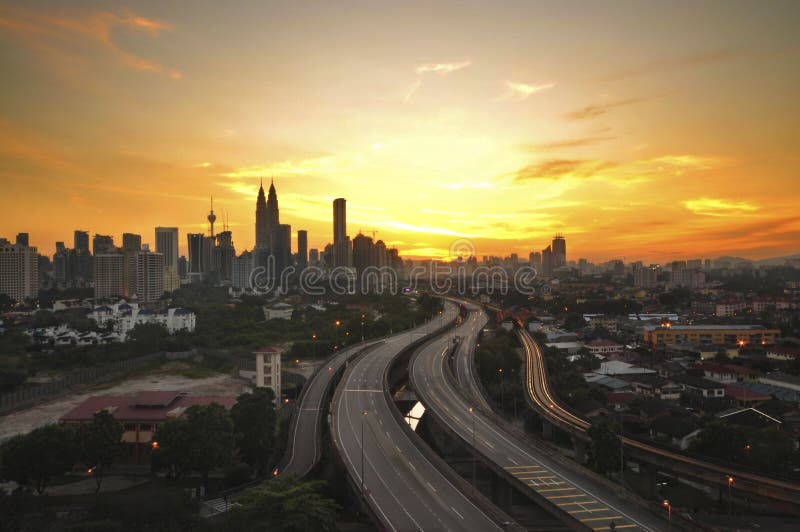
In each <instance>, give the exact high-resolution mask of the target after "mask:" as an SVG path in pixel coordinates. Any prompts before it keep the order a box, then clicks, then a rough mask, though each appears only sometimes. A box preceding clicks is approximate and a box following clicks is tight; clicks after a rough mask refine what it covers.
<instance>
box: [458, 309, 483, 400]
mask: <svg viewBox="0 0 800 532" xmlns="http://www.w3.org/2000/svg"><path fill="white" fill-rule="evenodd" d="M455 301H458V302H459V303H460V304H462V305H464V306H465V307H466V308H467V311H468V314H467V317H466V319H465V322H464V324H463V325H462V326H461V327H459V328H458V330H459V331H461V330H469V337H462V338H461V339H460V340H459V343H458V347H457V349H456V353H455V360H454V367H455V376H456V380H458V386H459V387H460V388H461V390H462V392H463V393H464V394H466V396H467V398H468V399H469V400H470V402H472V404H474V405H476V406H478V407H479V408H483V409H485V410H486V411H487V412H490V411H491V410H492V407H491V406H490V405H489V402H488V401H487V400H486V397H485V396H484V395H483V390H481V388H480V386H479V385H478V376H477V375H475V357H474V352H475V345H476V342H477V341H478V336H479V335H480V332H481V329H483V327H484V326H485V325H486V323H487V322H488V321H489V317H488V316H487V315H486V312H484V311H483V309H482V308H481V307H480V306H478V305H475V304H474V303H469V302H467V301H460V300H455ZM456 334H460V333H456Z"/></svg>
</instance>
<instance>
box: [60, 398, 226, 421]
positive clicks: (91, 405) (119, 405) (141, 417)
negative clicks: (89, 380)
mask: <svg viewBox="0 0 800 532" xmlns="http://www.w3.org/2000/svg"><path fill="white" fill-rule="evenodd" d="M211 403H218V404H221V405H222V406H224V407H225V408H228V409H230V408H231V407H232V406H233V405H234V404H235V403H236V397H232V396H200V395H196V396H193V395H186V394H185V393H182V392H179V391H159V392H139V393H137V394H135V395H95V396H92V397H89V398H88V399H86V400H85V401H84V402H82V403H81V404H79V405H78V406H76V407H75V408H73V409H72V410H70V411H69V412H67V413H66V414H64V415H63V416H62V417H61V421H64V422H83V421H91V420H92V419H93V418H94V415H95V414H96V413H98V412H100V411H101V410H107V411H108V412H110V413H111V415H113V416H114V419H116V420H117V421H120V422H127V421H151V422H158V421H166V420H168V419H174V418H177V417H180V416H181V415H182V414H183V413H184V412H185V411H186V409H188V408H189V407H192V406H194V405H208V404H211Z"/></svg>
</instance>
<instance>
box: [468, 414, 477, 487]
mask: <svg viewBox="0 0 800 532" xmlns="http://www.w3.org/2000/svg"><path fill="white" fill-rule="evenodd" d="M469 413H470V414H472V490H473V491H477V487H476V482H475V452H476V450H475V409H474V408H473V407H469Z"/></svg>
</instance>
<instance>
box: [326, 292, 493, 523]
mask: <svg viewBox="0 0 800 532" xmlns="http://www.w3.org/2000/svg"><path fill="white" fill-rule="evenodd" d="M456 314H457V313H456V309H455V307H454V306H453V305H452V304H447V306H446V310H445V312H444V314H443V318H442V320H443V321H444V322H445V323H447V322H451V321H452V320H453V319H455V317H456ZM440 323H441V322H440V320H439V319H434V320H433V321H432V322H429V323H427V324H426V325H424V326H423V327H420V328H417V329H416V330H415V331H413V332H407V333H401V334H399V335H396V336H393V337H391V338H389V339H387V340H386V341H385V342H384V343H383V344H381V345H380V346H378V347H377V348H375V349H374V350H372V351H370V352H369V353H367V354H366V355H364V356H362V357H360V358H359V359H357V360H356V361H355V362H354V363H352V364H350V368H349V369H348V371H347V372H346V373H345V375H344V378H343V379H342V382H341V383H340V384H339V386H338V387H337V389H336V394H335V396H334V400H333V405H332V408H331V411H332V414H333V417H332V420H331V434H332V436H333V441H334V444H335V446H336V448H337V450H338V451H339V453H340V455H341V456H342V458H343V461H344V465H345V467H346V468H347V471H348V474H349V475H350V477H351V478H352V479H353V480H354V482H355V484H356V485H357V486H359V487H363V493H364V498H365V500H366V501H367V503H368V504H369V505H370V507H371V508H372V510H373V511H374V513H375V515H376V517H377V518H378V519H379V520H380V522H381V523H382V525H383V526H385V527H386V528H388V529H390V530H402V531H406V530H474V531H491V530H500V528H499V527H498V525H497V524H496V523H495V522H494V521H493V520H492V519H491V518H489V517H488V516H487V515H486V514H485V513H484V512H483V511H481V510H480V509H479V508H478V507H477V506H475V505H474V504H473V502H472V501H471V500H470V499H468V498H467V497H466V496H465V495H464V494H463V493H462V492H461V491H459V490H458V489H457V488H456V487H455V486H454V485H453V484H452V483H451V482H450V481H449V480H448V479H447V478H446V477H445V476H444V475H443V474H442V473H441V472H439V470H438V469H436V467H435V466H434V465H433V464H431V462H430V461H429V460H428V459H427V458H426V457H425V456H424V455H423V454H422V452H421V451H420V450H419V449H418V448H417V447H416V445H415V444H414V442H412V441H411V440H410V439H409V438H408V436H407V435H406V433H405V432H404V428H403V427H401V426H400V425H399V423H398V421H397V420H396V417H395V414H393V412H392V410H391V409H392V408H394V406H393V405H392V404H390V401H391V398H390V397H389V395H388V392H387V391H386V390H385V388H384V385H385V376H386V374H387V371H388V369H389V367H390V365H391V363H392V361H393V360H394V359H395V358H396V357H397V355H398V354H399V353H400V352H401V351H402V350H403V348H405V347H406V346H408V345H409V344H410V343H411V341H412V340H414V339H419V338H420V336H421V335H422V334H429V333H431V332H433V331H434V330H436V329H438V328H439V327H440ZM415 335H416V337H415ZM450 338H452V337H450ZM362 444H363V445H362Z"/></svg>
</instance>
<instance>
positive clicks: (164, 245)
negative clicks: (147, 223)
mask: <svg viewBox="0 0 800 532" xmlns="http://www.w3.org/2000/svg"><path fill="white" fill-rule="evenodd" d="M156 253H161V254H162V255H164V266H178V228H177V227H156Z"/></svg>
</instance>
